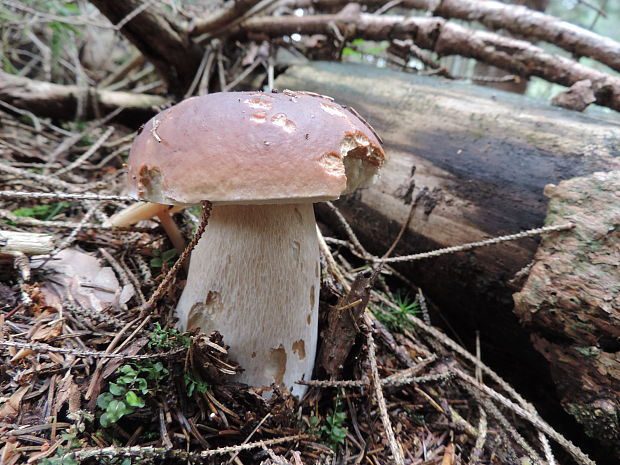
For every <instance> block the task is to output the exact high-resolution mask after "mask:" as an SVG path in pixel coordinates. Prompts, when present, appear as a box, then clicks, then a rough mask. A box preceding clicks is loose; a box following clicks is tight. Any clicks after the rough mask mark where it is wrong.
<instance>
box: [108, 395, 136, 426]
mask: <svg viewBox="0 0 620 465" xmlns="http://www.w3.org/2000/svg"><path fill="white" fill-rule="evenodd" d="M105 413H107V414H108V418H109V420H110V421H111V422H112V423H116V422H117V421H118V420H120V419H121V418H123V417H124V416H125V415H127V414H129V413H133V410H132V409H131V408H129V407H128V406H127V404H125V402H123V401H121V400H112V401H110V403H109V404H108V407H107V408H106V410H105Z"/></svg>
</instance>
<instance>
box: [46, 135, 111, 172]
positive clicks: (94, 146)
mask: <svg viewBox="0 0 620 465" xmlns="http://www.w3.org/2000/svg"><path fill="white" fill-rule="evenodd" d="M113 132H114V128H112V127H110V128H108V130H107V131H106V132H104V133H103V134H102V135H101V137H99V139H97V141H96V142H95V143H94V144H92V145H91V146H90V147H89V149H88V150H87V151H86V152H84V153H83V154H82V155H80V156H79V157H78V158H76V159H75V160H74V161H73V162H72V163H69V164H68V165H67V166H65V167H64V168H61V169H59V170H58V171H56V172H55V173H54V176H60V175H61V174H64V173H66V172H68V171H71V170H72V169H74V168H77V167H78V166H80V165H81V164H82V163H84V162H85V161H86V160H88V159H89V158H90V157H91V156H92V155H93V154H94V153H95V152H96V151H97V150H99V147H101V145H102V144H103V143H104V142H105V141H106V140H108V138H109V137H110V136H111V135H112V133H113Z"/></svg>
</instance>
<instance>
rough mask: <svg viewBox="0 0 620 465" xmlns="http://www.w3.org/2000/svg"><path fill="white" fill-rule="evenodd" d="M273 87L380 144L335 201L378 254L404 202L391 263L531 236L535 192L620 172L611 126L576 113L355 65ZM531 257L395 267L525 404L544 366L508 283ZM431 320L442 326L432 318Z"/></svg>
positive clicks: (540, 212)
mask: <svg viewBox="0 0 620 465" xmlns="http://www.w3.org/2000/svg"><path fill="white" fill-rule="evenodd" d="M276 86H277V87H278V88H280V89H286V88H290V89H299V90H301V89H304V90H307V91H312V92H317V93H321V94H326V95H330V96H332V97H334V98H335V99H336V100H337V101H338V102H340V103H342V104H346V105H351V106H353V107H354V108H355V109H356V110H357V111H358V112H359V113H360V114H361V115H363V116H364V117H365V118H367V119H368V121H369V122H370V124H372V125H373V126H374V127H375V129H376V130H377V132H378V133H379V134H380V135H381V136H382V137H383V139H384V140H385V148H386V152H387V153H388V154H389V156H390V157H391V159H390V161H389V162H388V163H387V164H386V166H385V168H384V170H383V173H382V175H381V178H380V180H379V181H378V182H377V183H376V184H375V185H373V186H372V187H371V188H369V189H367V190H363V191H362V192H360V193H357V194H351V195H349V196H345V197H343V198H342V199H341V200H339V201H338V202H337V203H336V204H337V206H338V207H339V208H340V210H341V211H342V213H343V214H344V216H345V217H346V219H347V220H348V221H349V222H350V223H351V225H352V226H353V228H354V229H355V231H356V232H357V233H358V235H359V236H360V238H361V240H362V242H363V244H364V245H365V246H366V248H367V249H368V250H369V251H371V252H372V253H375V254H377V255H380V254H382V253H383V252H385V250H386V249H387V248H388V246H389V245H390V244H391V242H392V241H393V239H394V238H395V237H396V235H397V234H398V231H399V229H400V227H401V224H402V223H403V222H404V221H405V219H406V218H407V216H408V213H409V210H410V208H411V204H412V203H413V202H415V204H416V205H415V211H414V216H413V220H412V222H411V225H410V227H409V229H408V231H407V233H406V234H405V237H404V238H403V239H402V240H401V242H400V245H399V246H398V248H397V249H396V251H395V252H394V254H393V255H406V254H411V253H415V252H424V251H429V250H433V249H436V248H440V247H446V246H454V245H459V244H462V243H467V242H474V241H480V240H482V239H487V238H490V237H493V236H498V235H503V234H510V233H514V232H518V231H521V230H524V229H530V228H535V227H540V226H541V225H542V224H543V222H544V219H545V214H546V209H547V203H548V202H547V199H546V198H545V197H544V195H543V189H544V187H545V185H547V184H550V183H552V184H557V183H559V182H560V181H561V180H564V179H570V178H573V177H576V176H582V175H587V174H590V173H593V172H596V171H609V170H613V169H615V170H618V169H620V159H619V158H618V154H619V148H618V145H617V140H618V136H620V125H618V124H617V122H614V121H613V119H612V118H611V117H609V116H607V115H605V114H603V113H600V112H598V113H592V112H591V114H578V113H575V112H570V111H567V110H564V109H561V108H555V107H552V106H550V105H548V104H545V103H542V102H538V101H534V100H532V99H528V98H526V97H523V96H519V95H513V94H507V93H503V92H500V91H496V90H490V89H487V88H482V87H476V86H471V85H467V84H463V83H459V82H451V81H447V80H440V79H438V78H430V77H422V76H415V75H412V74H406V73H400V72H397V71H391V70H386V69H377V68H369V67H363V66H359V65H346V64H334V63H314V64H311V65H307V66H293V67H291V68H289V69H288V71H287V72H286V73H284V74H282V75H281V76H279V78H278V79H277V80H276ZM318 214H319V217H320V219H322V220H323V221H324V222H326V223H328V224H329V225H330V226H336V225H337V224H338V222H337V221H336V220H335V219H334V218H333V216H331V214H330V211H329V209H327V208H325V207H323V208H322V207H318ZM536 247H537V240H535V239H522V240H520V241H517V242H512V243H508V244H506V245H498V246H493V247H487V248H484V249H478V250H474V251H469V252H461V253H458V254H454V255H447V256H443V257H439V258H434V259H430V260H425V261H419V262H412V263H408V264H407V263H406V264H402V265H401V264H399V265H395V266H396V267H397V268H398V269H399V270H400V271H402V272H404V273H405V274H407V276H409V277H410V278H412V279H413V280H414V282H415V283H416V284H417V285H419V286H421V287H422V289H423V290H424V292H425V294H426V295H427V296H429V297H430V298H431V299H432V300H433V301H434V302H435V303H436V304H437V305H438V307H440V308H441V310H442V312H443V313H444V314H445V315H446V317H447V318H448V320H449V321H450V323H451V325H452V326H453V327H455V328H457V333H459V335H460V336H461V338H462V339H464V341H465V342H466V343H467V345H469V346H470V347H472V345H473V341H474V340H475V331H477V330H478V331H480V337H481V341H482V354H483V358H484V359H486V360H489V361H490V362H492V363H493V364H494V366H495V367H496V368H497V369H498V370H499V371H500V372H502V373H503V374H505V375H506V376H507V377H509V378H510V379H511V381H512V382H514V383H515V385H516V386H517V387H518V388H522V389H525V390H526V391H528V392H529V393H530V395H531V396H536V394H537V393H536V392H532V390H536V389H537V387H538V386H541V387H542V386H544V379H547V380H548V379H549V378H548V376H549V375H548V368H547V365H546V363H545V362H544V361H543V360H542V358H541V357H540V356H539V355H538V354H537V353H536V352H535V351H534V350H532V349H531V345H530V342H529V337H528V334H527V333H526V332H525V331H523V329H522V328H521V327H520V325H519V323H518V321H517V318H516V317H515V315H514V314H513V313H512V309H513V302H512V297H511V295H512V293H513V292H514V288H513V287H512V286H511V285H510V281H511V279H512V278H513V277H514V275H515V274H516V273H517V272H519V270H521V269H522V268H524V267H525V266H527V265H528V264H529V263H530V261H531V260H532V258H533V256H534V253H535V251H536ZM434 321H435V322H436V323H439V324H442V322H441V320H439V319H437V317H436V314H435V319H434ZM531 379H537V380H538V381H539V383H537V384H536V385H532V383H531ZM549 382H550V381H549ZM541 390H542V389H541ZM548 390H550V389H548ZM540 394H541V395H543V396H544V395H545V394H544V393H542V392H541V393H540ZM543 407H544V405H543Z"/></svg>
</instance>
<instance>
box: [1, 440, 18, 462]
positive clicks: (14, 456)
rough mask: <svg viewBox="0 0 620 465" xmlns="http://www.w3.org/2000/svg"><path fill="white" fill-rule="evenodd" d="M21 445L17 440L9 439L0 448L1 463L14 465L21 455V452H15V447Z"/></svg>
mask: <svg viewBox="0 0 620 465" xmlns="http://www.w3.org/2000/svg"><path fill="white" fill-rule="evenodd" d="M18 447H19V442H17V441H11V442H9V441H7V442H6V444H5V445H4V447H3V448H2V449H1V450H0V465H14V464H16V463H17V462H18V461H19V459H20V457H21V453H20V452H15V449H17V448H18Z"/></svg>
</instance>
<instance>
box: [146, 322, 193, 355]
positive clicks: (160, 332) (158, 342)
mask: <svg viewBox="0 0 620 465" xmlns="http://www.w3.org/2000/svg"><path fill="white" fill-rule="evenodd" d="M153 326H154V327H153V331H151V333H150V334H149V339H150V341H149V343H148V346H149V348H153V347H157V348H159V349H164V350H169V349H173V348H175V347H179V346H183V347H189V344H190V338H189V336H187V335H185V334H181V333H180V332H179V331H178V330H176V329H174V328H162V327H161V325H160V324H159V322H156V323H155V324H154V325H153Z"/></svg>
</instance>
